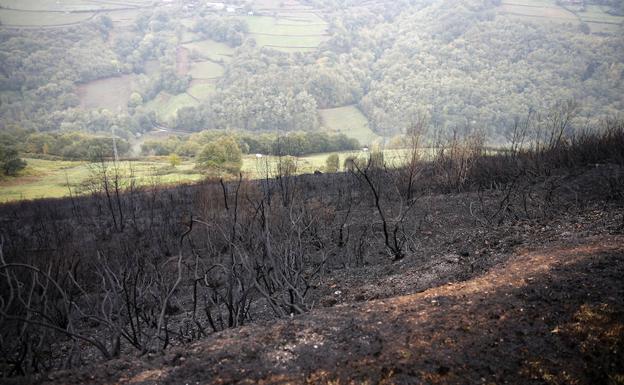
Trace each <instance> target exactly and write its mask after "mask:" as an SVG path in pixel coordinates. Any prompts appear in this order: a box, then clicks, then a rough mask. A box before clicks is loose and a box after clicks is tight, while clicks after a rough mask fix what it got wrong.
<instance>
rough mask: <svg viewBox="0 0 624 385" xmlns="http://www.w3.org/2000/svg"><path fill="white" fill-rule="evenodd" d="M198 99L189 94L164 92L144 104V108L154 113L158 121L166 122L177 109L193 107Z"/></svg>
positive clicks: (174, 114) (172, 116) (173, 115)
mask: <svg viewBox="0 0 624 385" xmlns="http://www.w3.org/2000/svg"><path fill="white" fill-rule="evenodd" d="M197 104H198V101H197V100H195V99H193V97H192V96H191V95H189V94H186V93H183V94H179V95H175V96H174V95H170V94H168V93H166V92H161V93H159V94H158V95H157V96H156V97H155V98H154V99H152V100H150V101H149V102H147V103H146V104H145V108H146V109H148V110H152V111H154V112H155V113H156V118H157V119H158V121H159V122H160V123H164V124H166V123H168V122H170V121H171V120H172V119H173V118H175V117H176V114H177V112H178V110H179V109H181V108H183V107H195V106H197Z"/></svg>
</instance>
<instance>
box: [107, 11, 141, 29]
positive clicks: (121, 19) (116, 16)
mask: <svg viewBox="0 0 624 385" xmlns="http://www.w3.org/2000/svg"><path fill="white" fill-rule="evenodd" d="M141 12H142V10H140V9H124V10H119V11H108V12H106V15H108V16H110V18H111V20H112V21H113V23H114V24H115V25H116V26H117V27H128V26H132V25H134V23H135V21H136V18H137V17H138V16H139V15H140V14H141Z"/></svg>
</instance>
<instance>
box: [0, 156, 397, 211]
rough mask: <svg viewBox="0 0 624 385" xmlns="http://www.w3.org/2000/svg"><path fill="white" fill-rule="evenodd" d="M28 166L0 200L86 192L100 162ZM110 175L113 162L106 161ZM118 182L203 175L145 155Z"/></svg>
mask: <svg viewBox="0 0 624 385" xmlns="http://www.w3.org/2000/svg"><path fill="white" fill-rule="evenodd" d="M330 154H334V153H323V154H311V155H305V156H302V157H299V158H296V164H297V172H296V173H297V174H308V173H313V172H314V171H316V170H320V171H324V170H325V161H326V159H327V157H328V156H329V155H330ZM335 154H338V156H339V159H340V169H341V170H342V168H343V164H344V161H345V159H347V157H350V156H353V157H360V158H366V157H368V156H369V153H368V152H365V151H361V150H359V151H341V152H336V153H335ZM407 154H408V152H407V150H402V149H399V150H384V159H385V161H386V163H387V164H388V165H390V166H391V167H397V166H400V165H401V164H403V163H404V162H405V160H406V159H407ZM25 160H26V161H27V163H28V165H27V167H26V169H24V170H23V171H22V172H21V173H20V175H19V176H17V177H7V178H4V179H2V180H0V202H10V201H18V200H23V199H38V198H61V197H66V196H69V193H70V190H71V192H72V194H87V193H89V188H88V186H89V184H90V183H89V181H90V180H93V178H97V177H98V175H101V174H100V173H99V171H98V170H99V169H100V164H99V163H90V162H78V161H64V160H42V159H30V158H25ZM277 163H278V158H277V157H274V156H266V157H263V158H260V159H258V158H256V156H255V155H246V156H244V157H243V165H242V169H241V171H242V172H243V173H244V174H245V176H246V177H247V178H252V179H253V178H263V177H264V176H265V175H266V171H265V170H266V168H267V166H268V169H269V175H270V176H274V175H275V169H276V167H277ZM107 167H108V170H109V174H111V173H112V172H113V171H112V163H108V164H107ZM118 170H119V175H120V176H121V185H122V186H129V185H130V182H131V181H134V183H135V185H136V186H150V185H176V184H181V183H191V182H197V181H200V180H202V179H203V178H204V177H205V175H204V174H203V173H202V172H201V171H198V170H196V169H195V163H194V161H193V160H192V159H191V160H185V161H183V162H182V163H181V164H180V165H178V166H176V167H171V165H170V164H169V162H168V160H167V159H166V157H153V158H145V159H142V160H134V161H121V162H119V163H118Z"/></svg>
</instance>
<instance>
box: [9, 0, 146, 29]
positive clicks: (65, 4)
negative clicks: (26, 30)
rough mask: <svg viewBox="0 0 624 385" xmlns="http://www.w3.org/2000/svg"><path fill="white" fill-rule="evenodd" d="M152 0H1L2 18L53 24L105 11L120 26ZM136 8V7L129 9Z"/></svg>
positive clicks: (27, 24)
mask: <svg viewBox="0 0 624 385" xmlns="http://www.w3.org/2000/svg"><path fill="white" fill-rule="evenodd" d="M152 4H153V2H152V1H150V0H124V1H96V0H63V1H57V0H0V7H2V9H0V22H2V25H7V26H17V27H52V26H63V25H72V24H77V23H81V22H83V21H86V20H89V19H90V18H92V17H93V16H95V14H96V12H102V13H104V14H107V15H109V16H110V17H111V19H112V21H113V22H114V23H115V24H116V25H119V26H124V25H131V24H132V23H134V20H135V18H136V17H137V16H138V15H139V13H140V12H141V9H140V8H139V7H148V6H151V5H152ZM128 8H136V9H128Z"/></svg>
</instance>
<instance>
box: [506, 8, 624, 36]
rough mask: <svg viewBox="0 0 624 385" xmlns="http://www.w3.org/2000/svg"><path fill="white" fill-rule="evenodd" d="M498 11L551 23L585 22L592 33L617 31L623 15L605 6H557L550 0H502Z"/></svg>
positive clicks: (525, 18) (623, 19)
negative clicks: (612, 12) (607, 10)
mask: <svg viewBox="0 0 624 385" xmlns="http://www.w3.org/2000/svg"><path fill="white" fill-rule="evenodd" d="M499 12H500V13H502V14H505V15H509V16H512V17H518V18H521V19H523V20H529V21H535V22H543V23H551V22H563V23H572V24H580V23H581V22H583V23H586V24H587V25H588V26H589V28H590V31H591V32H592V33H617V32H618V31H620V30H621V25H622V23H623V22H624V17H622V16H615V15H611V14H609V13H607V12H606V8H604V7H602V6H600V5H596V4H587V5H586V6H585V8H583V9H580V8H579V7H567V6H559V5H557V4H556V3H555V1H552V0H503V1H502V4H501V6H500V7H499Z"/></svg>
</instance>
